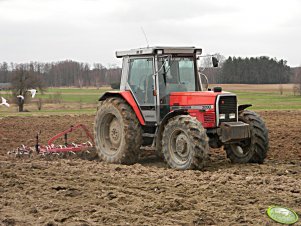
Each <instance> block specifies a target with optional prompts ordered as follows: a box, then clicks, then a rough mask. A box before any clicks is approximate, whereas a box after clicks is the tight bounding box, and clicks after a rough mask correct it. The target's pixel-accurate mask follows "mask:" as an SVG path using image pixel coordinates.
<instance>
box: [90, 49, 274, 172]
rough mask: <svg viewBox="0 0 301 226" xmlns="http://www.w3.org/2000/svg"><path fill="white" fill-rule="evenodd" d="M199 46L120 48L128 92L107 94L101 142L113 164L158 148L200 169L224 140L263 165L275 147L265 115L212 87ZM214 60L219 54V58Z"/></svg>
mask: <svg viewBox="0 0 301 226" xmlns="http://www.w3.org/2000/svg"><path fill="white" fill-rule="evenodd" d="M201 53H202V49H200V48H195V47H148V48H140V49H133V50H129V51H120V52H119V51H117V52H116V56H117V57H118V58H122V59H123V64H122V76H121V83H120V91H110V92H106V93H104V94H103V95H102V96H101V97H100V98H99V106H98V111H97V114H96V117H95V126H94V136H95V146H96V150H97V152H98V155H99V156H100V158H101V159H102V160H103V161H105V162H109V163H122V164H132V163H134V162H135V161H136V160H137V158H138V156H139V154H140V152H141V150H143V149H150V148H151V149H155V150H156V152H157V154H158V156H161V157H163V158H164V159H165V161H166V162H167V164H168V165H169V166H170V167H172V168H175V169H180V170H185V169H200V168H202V167H203V166H204V164H205V162H206V160H207V159H208V152H209V147H211V148H220V147H222V146H223V148H224V150H225V151H226V153H227V156H228V158H229V159H230V160H231V161H232V162H233V163H263V161H264V159H265V157H266V155H267V151H268V146H269V140H268V131H267V129H266V127H265V124H264V122H263V120H262V119H261V118H260V116H259V115H258V114H256V113H254V112H252V111H248V110H245V109H246V108H247V107H249V106H251V105H238V104H237V97H236V95H235V94H233V93H229V92H223V91H222V89H221V88H220V87H215V88H213V89H212V90H211V89H208V88H205V82H204V81H202V79H203V80H204V78H203V77H202V75H201V73H199V71H198V66H197V61H198V58H199V56H200V55H201ZM212 61H213V64H214V66H217V65H216V64H217V63H218V62H217V59H216V58H214V57H213V58H212Z"/></svg>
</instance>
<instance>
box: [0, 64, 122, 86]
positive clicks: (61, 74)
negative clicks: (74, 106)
mask: <svg viewBox="0 0 301 226" xmlns="http://www.w3.org/2000/svg"><path fill="white" fill-rule="evenodd" d="M25 74H27V75H28V76H29V77H35V78H38V79H39V80H40V82H41V83H42V86H44V87H49V86H51V87H60V86H75V87H80V88H81V87H88V86H94V87H100V86H108V85H111V84H114V83H116V82H119V81H120V76H121V68H119V67H117V66H112V67H110V68H106V67H104V66H103V65H102V64H100V63H94V64H93V65H92V66H91V65H89V64H88V63H80V62H76V61H71V60H66V61H59V62H52V63H40V62H30V63H24V64H16V63H10V64H8V63H6V62H3V63H0V83H11V82H12V81H14V80H15V79H19V78H20V77H22V76H25Z"/></svg>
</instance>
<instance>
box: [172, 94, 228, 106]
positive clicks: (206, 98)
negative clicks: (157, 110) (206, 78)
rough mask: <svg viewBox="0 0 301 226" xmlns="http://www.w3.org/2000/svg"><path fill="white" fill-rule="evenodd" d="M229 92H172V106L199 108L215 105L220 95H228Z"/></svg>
mask: <svg viewBox="0 0 301 226" xmlns="http://www.w3.org/2000/svg"><path fill="white" fill-rule="evenodd" d="M227 93H228V92H213V91H202V92H171V93H170V106H199V105H213V106H214V105H215V100H216V97H217V96H218V95H221V94H227Z"/></svg>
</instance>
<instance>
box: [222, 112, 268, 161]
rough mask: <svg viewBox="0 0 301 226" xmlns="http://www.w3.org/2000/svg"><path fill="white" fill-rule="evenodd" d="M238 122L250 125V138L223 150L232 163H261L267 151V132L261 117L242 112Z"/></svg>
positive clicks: (229, 145) (226, 146) (252, 113)
mask: <svg viewBox="0 0 301 226" xmlns="http://www.w3.org/2000/svg"><path fill="white" fill-rule="evenodd" d="M239 121H242V122H245V123H248V124H249V125H250V132H251V138H250V139H247V140H245V141H242V142H239V143H237V144H228V145H225V146H224V148H225V150H226V153H227V157H228V158H229V159H230V160H231V162H233V163H263V161H264V159H265V158H266V156H267V151H268V149H269V138H268V130H267V128H266V127H265V124H264V121H263V120H262V119H261V117H260V116H259V115H258V114H256V113H255V112H252V111H248V110H245V111H242V112H241V113H240V114H239Z"/></svg>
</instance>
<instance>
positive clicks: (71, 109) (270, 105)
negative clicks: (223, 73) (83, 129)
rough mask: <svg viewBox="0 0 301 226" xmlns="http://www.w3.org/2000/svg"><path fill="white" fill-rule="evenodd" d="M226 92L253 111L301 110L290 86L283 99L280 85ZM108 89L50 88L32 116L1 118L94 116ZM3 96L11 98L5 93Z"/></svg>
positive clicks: (6, 112) (2, 111)
mask: <svg viewBox="0 0 301 226" xmlns="http://www.w3.org/2000/svg"><path fill="white" fill-rule="evenodd" d="M222 87H223V89H224V90H226V91H229V92H233V93H236V94H237V96H238V102H239V104H252V105H253V106H252V107H251V108H250V109H253V110H301V96H300V95H293V93H292V91H291V89H290V86H288V85H287V86H285V87H284V90H283V94H282V95H281V94H280V92H279V90H278V88H277V87H278V86H277V85H271V86H269V85H222ZM108 90H110V88H109V87H105V88H100V89H96V88H82V89H79V88H49V89H47V90H46V91H45V92H44V93H43V94H42V93H38V94H37V96H36V98H34V99H31V100H30V103H27V104H26V105H25V109H28V110H29V112H23V113H18V112H17V106H16V105H14V104H12V105H11V107H10V108H6V107H4V106H0V116H13V115H22V116H27V115H53V114H55V115H56V114H95V111H96V106H97V102H98V98H99V97H100V96H101V95H102V94H103V93H104V92H106V91H108ZM0 96H3V97H5V98H7V99H8V100H9V99H10V98H11V94H10V93H8V92H5V91H1V92H0ZM39 99H41V100H42V102H43V107H42V110H41V111H39V110H38V109H37V101H38V100H39Z"/></svg>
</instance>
